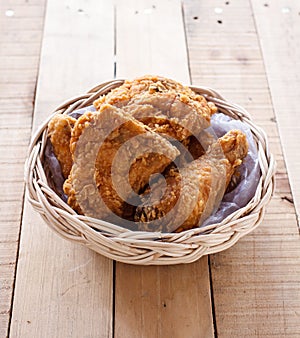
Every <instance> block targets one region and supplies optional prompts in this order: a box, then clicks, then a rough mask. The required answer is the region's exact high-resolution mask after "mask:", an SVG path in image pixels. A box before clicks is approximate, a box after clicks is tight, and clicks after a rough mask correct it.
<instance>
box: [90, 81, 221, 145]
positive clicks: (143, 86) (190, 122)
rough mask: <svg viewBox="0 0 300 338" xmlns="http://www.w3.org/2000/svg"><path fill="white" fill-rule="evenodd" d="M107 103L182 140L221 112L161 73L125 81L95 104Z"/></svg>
mask: <svg viewBox="0 0 300 338" xmlns="http://www.w3.org/2000/svg"><path fill="white" fill-rule="evenodd" d="M104 103H109V104H111V105H114V106H116V107H126V108H127V111H131V112H132V114H133V115H134V117H135V118H136V119H138V120H139V121H142V122H143V123H145V124H146V125H148V126H149V127H150V128H151V129H152V130H153V131H155V132H158V133H162V134H165V135H168V136H171V137H173V138H176V139H177V140H179V141H182V140H184V139H185V138H186V137H188V136H190V135H191V134H193V128H194V129H196V128H198V132H200V131H201V130H202V129H205V128H207V127H208V126H209V124H210V117H211V115H212V114H214V113H215V112H216V111H217V108H216V107H215V105H214V104H213V103H211V102H210V103H208V102H207V101H206V99H205V98H204V97H203V96H201V95H198V94H196V93H195V92H194V91H192V90H191V89H190V88H189V87H186V86H183V85H181V84H180V83H178V82H176V81H173V80H170V79H167V78H163V77H158V76H144V77H141V78H137V79H135V80H133V81H125V82H124V84H123V85H121V86H120V87H117V88H115V89H114V90H112V91H111V92H109V93H108V94H106V95H105V96H102V97H101V98H100V99H98V100H96V101H95V102H94V106H95V108H96V109H100V108H101V105H102V104H104ZM145 110H146V111H145Z"/></svg>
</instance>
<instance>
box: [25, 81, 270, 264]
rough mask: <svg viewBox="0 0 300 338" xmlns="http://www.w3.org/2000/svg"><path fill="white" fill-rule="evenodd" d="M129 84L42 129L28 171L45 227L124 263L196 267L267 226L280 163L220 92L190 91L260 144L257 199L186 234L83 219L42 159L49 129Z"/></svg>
mask: <svg viewBox="0 0 300 338" xmlns="http://www.w3.org/2000/svg"><path fill="white" fill-rule="evenodd" d="M123 82H124V81H123V80H115V81H110V82H106V83H102V84H100V85H99V86H97V87H95V88H93V89H92V90H90V91H89V92H88V93H87V94H84V95H82V96H79V97H76V98H73V99H71V100H69V101H68V102H65V103H64V104H62V105H61V106H60V107H58V108H57V109H56V110H55V112H54V113H53V114H52V115H51V116H50V117H49V119H48V120H47V121H45V122H44V123H43V125H42V126H41V127H40V128H39V129H38V131H37V132H36V134H35V136H34V137H33V140H32V142H31V145H30V149H29V157H28V159H27V162H26V166H25V180H26V186H27V190H28V194H27V196H28V199H29V201H30V203H31V204H32V206H33V207H34V209H35V210H36V211H37V212H38V213H39V214H40V215H41V216H42V218H43V219H44V220H45V222H46V223H47V224H48V225H49V226H50V228H52V229H53V230H55V231H56V232H57V233H58V234H59V235H61V236H62V237H64V238H66V239H68V240H71V241H74V242H78V243H80V244H83V245H85V246H87V247H89V248H90V249H92V250H94V251H96V252H98V253H100V254H101V255H103V256H106V257H109V258H111V259H114V260H116V261H119V262H124V263H129V264H140V265H168V264H179V263H191V262H194V261H196V260H198V259H199V258H200V257H201V256H203V255H208V254H212V253H216V252H219V251H222V250H225V249H228V248H229V247H231V246H232V245H234V244H235V243H236V242H237V241H238V240H239V239H240V238H241V237H242V236H244V235H246V234H248V233H249V232H250V231H252V230H254V229H255V228H256V227H257V226H258V225H259V224H260V223H261V221H262V219H263V216H264V213H265V207H266V205H267V204H268V202H269V201H270V199H271V196H272V194H273V190H274V174H275V162H274V158H273V156H272V154H271V153H270V152H269V148H268V141H267V137H266V134H265V132H264V131H263V130H262V129H261V128H259V127H258V126H256V125H255V124H254V123H253V122H252V120H251V118H250V115H249V113H248V112H247V111H246V110H245V109H244V108H242V107H240V106H238V105H236V104H232V103H230V102H228V101H226V100H225V99H224V98H223V97H222V96H221V95H220V94H219V93H218V92H216V91H215V90H213V89H209V88H205V87H190V88H191V89H193V90H194V91H195V92H196V93H198V94H201V95H203V96H204V97H205V98H206V99H207V101H211V102H214V103H215V105H216V106H217V107H218V110H219V111H220V112H222V113H224V114H226V115H228V116H229V117H231V118H233V119H237V120H240V121H242V122H243V123H245V124H247V125H248V127H249V128H250V129H251V132H252V134H253V138H254V140H255V142H256V144H257V151H258V161H259V166H260V170H261V177H260V180H259V183H258V186H257V189H256V192H255V195H254V197H253V198H252V199H251V200H250V202H249V203H248V204H247V205H246V206H245V207H243V208H240V209H239V210H237V211H235V212H233V213H232V214H230V215H229V216H228V217H226V218H225V219H224V220H223V221H222V222H220V223H217V224H211V225H208V226H204V227H199V228H194V229H191V230H187V231H184V232H180V233H160V232H139V231H130V230H127V229H125V228H122V227H120V226H117V225H115V224H111V223H109V222H105V221H102V220H98V219H94V218H90V217H86V216H83V215H78V214H77V213H76V212H75V211H74V210H73V209H71V208H70V207H69V206H68V205H67V204H66V203H65V202H64V201H63V200H62V199H61V198H60V197H59V196H58V195H57V194H56V193H55V192H54V191H53V190H52V189H51V187H50V186H49V184H48V181H47V177H46V174H45V170H44V168H43V164H42V159H43V154H44V151H45V146H46V142H47V125H48V122H49V120H50V119H51V118H52V117H53V115H54V114H63V113H64V114H70V113H71V112H73V111H74V110H77V109H80V108H84V107H87V106H90V105H91V104H92V103H93V101H94V100H96V99H97V98H99V97H100V96H101V95H104V94H106V93H107V92H109V91H110V90H111V89H113V88H116V87H118V86H120V85H121V84H123Z"/></svg>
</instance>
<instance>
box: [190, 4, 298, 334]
mask: <svg viewBox="0 0 300 338" xmlns="http://www.w3.org/2000/svg"><path fill="white" fill-rule="evenodd" d="M227 3H228V5H225V3H220V2H219V1H214V2H212V3H210V4H209V5H208V4H206V3H202V2H201V3H200V2H198V1H185V2H184V10H185V21H186V23H187V39H188V46H189V55H190V64H191V74H192V79H193V83H194V84H201V85H208V86H211V87H214V88H216V89H219V90H220V91H221V92H224V93H226V97H227V98H228V99H231V100H234V101H236V102H237V103H239V104H241V105H244V106H246V107H247V108H248V109H249V111H250V113H251V114H252V116H253V118H254V119H255V121H256V122H257V123H258V124H259V125H261V126H262V127H263V128H264V129H266V131H267V133H268V135H269V138H270V148H271V151H272V152H273V153H274V154H275V156H276V160H277V177H276V178H277V188H276V191H275V196H274V198H273V200H272V202H271V203H270V205H269V207H268V209H267V214H266V217H265V219H264V221H263V223H262V225H261V226H260V227H259V228H258V229H257V230H256V231H254V232H253V233H251V234H249V235H247V236H246V237H244V238H243V239H242V240H240V241H239V242H238V243H237V244H236V245H235V246H234V247H232V248H230V249H228V250H226V251H224V252H222V253H219V254H215V255H212V256H211V258H210V259H211V272H212V282H213V284H212V285H213V294H214V305H215V315H216V323H217V324H216V327H217V334H218V337H226V338H230V337H277V336H278V337H299V335H300V326H299V313H300V288H299V285H300V273H299V272H300V270H299V266H300V246H299V234H298V230H297V222H296V216H295V210H294V205H293V203H291V202H290V199H291V194H290V187H289V183H288V179H287V173H286V168H285V164H284V160H283V157H282V150H281V145H280V140H279V137H278V131H277V125H276V120H275V116H274V112H273V109H272V102H271V97H270V93H269V90H268V82H267V78H266V74H265V70H264V64H263V60H262V57H261V51H260V45H259V40H258V37H257V32H256V28H255V23H254V21H253V16H252V14H253V13H252V10H251V6H250V4H249V3H248V2H247V1H242V2H238V3H237V2H233V1H229V2H227ZM272 4H273V2H272ZM272 4H271V3H270V7H271V6H272ZM215 8H221V9H222V10H223V12H222V13H221V14H217V13H216V12H215V10H214V9H215ZM195 17H197V19H195ZM269 20H270V22H269V25H271V21H272V22H273V23H274V17H272V16H270V17H269ZM218 21H221V23H220V22H218ZM272 27H274V24H272ZM269 29H271V26H269ZM272 29H273V28H272ZM275 29H278V27H277V28H275ZM283 92H284V91H283ZM283 96H284V95H283ZM280 113H281V112H278V114H280Z"/></svg>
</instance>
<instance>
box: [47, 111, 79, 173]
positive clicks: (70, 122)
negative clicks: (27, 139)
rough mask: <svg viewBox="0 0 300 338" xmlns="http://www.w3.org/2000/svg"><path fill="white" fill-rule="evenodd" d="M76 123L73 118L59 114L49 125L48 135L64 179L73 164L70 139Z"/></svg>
mask: <svg viewBox="0 0 300 338" xmlns="http://www.w3.org/2000/svg"><path fill="white" fill-rule="evenodd" d="M75 122H76V120H75V119H74V118H72V117H71V116H68V115H64V114H57V115H55V116H54V117H53V118H52V119H51V120H50V122H49V124H48V135H49V137H50V141H51V143H52V146H53V150H54V154H55V156H56V158H57V159H58V161H59V163H60V166H61V169H62V173H63V176H64V178H67V177H68V176H69V173H70V171H71V168H72V164H73V161H72V156H71V152H70V138H71V131H72V128H73V126H74V124H75Z"/></svg>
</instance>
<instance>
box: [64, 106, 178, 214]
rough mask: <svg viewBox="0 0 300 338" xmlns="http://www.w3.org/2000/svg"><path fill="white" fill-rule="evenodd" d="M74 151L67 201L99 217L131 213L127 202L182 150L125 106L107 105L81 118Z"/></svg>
mask: <svg viewBox="0 0 300 338" xmlns="http://www.w3.org/2000/svg"><path fill="white" fill-rule="evenodd" d="M71 150H72V153H73V158H74V164H73V167H72V171H71V174H70V176H69V178H68V180H67V181H66V183H65V184H64V191H65V193H66V194H67V195H68V196H69V199H68V203H69V204H70V206H71V207H72V208H73V209H75V210H77V211H79V212H80V211H82V212H83V213H84V214H85V215H87V216H92V217H98V218H101V219H107V217H109V216H110V215H111V214H115V215H117V216H120V217H124V218H130V217H132V212H133V206H130V204H129V203H128V202H131V198H132V197H136V196H137V195H135V194H138V193H139V191H140V190H141V189H143V187H144V186H145V185H146V184H147V183H148V181H149V178H150V176H151V175H152V174H153V173H157V172H162V171H163V170H164V169H165V168H166V167H167V166H168V165H169V163H170V162H171V161H172V160H174V159H175V158H176V156H178V154H179V151H178V150H177V148H176V147H174V146H172V145H171V144H170V143H169V142H168V141H167V140H166V139H165V138H163V137H161V136H160V135H159V134H156V133H154V132H153V131H151V130H150V129H149V128H147V127H146V126H145V125H144V124H142V123H141V122H139V121H137V120H136V119H134V118H133V117H132V116H131V115H130V114H128V113H127V112H126V111H124V109H122V108H116V107H113V106H111V105H108V104H105V105H102V107H101V109H100V111H99V112H97V113H88V114H84V115H83V116H82V117H80V118H79V119H78V121H77V122H76V124H75V127H74V132H73V138H72V141H71ZM115 161H116V163H117V164H114V162H115ZM93 182H95V183H93ZM93 184H95V186H93ZM100 196H101V198H100ZM79 207H80V208H79Z"/></svg>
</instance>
